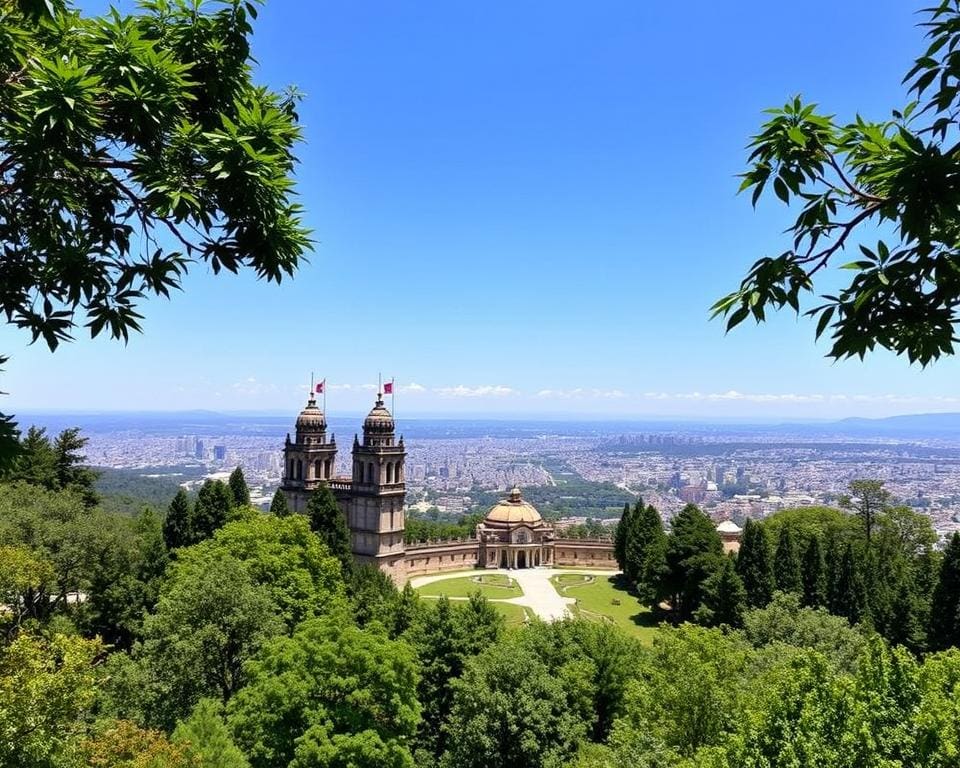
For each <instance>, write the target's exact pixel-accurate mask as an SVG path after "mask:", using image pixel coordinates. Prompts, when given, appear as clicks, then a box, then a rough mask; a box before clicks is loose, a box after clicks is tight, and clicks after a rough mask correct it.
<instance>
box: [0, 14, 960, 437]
mask: <svg viewBox="0 0 960 768" xmlns="http://www.w3.org/2000/svg"><path fill="white" fill-rule="evenodd" d="M84 5H85V6H86V7H87V8H89V9H91V10H98V9H101V8H102V7H104V6H105V4H104V3H94V2H88V3H85V4H84ZM121 5H122V4H121ZM916 21H917V18H916V17H915V16H914V14H913V9H912V7H911V6H910V5H908V4H903V3H898V2H894V1H893V0H882V1H880V2H876V1H874V2H867V1H866V0H856V1H853V0H851V2H848V3H843V4H831V3H827V2H825V0H818V2H815V3H813V6H810V5H807V6H804V7H802V8H801V7H787V6H784V7H779V6H776V5H774V6H771V5H770V4H768V3H760V2H759V0H751V1H750V2H744V3H738V4H736V6H735V7H728V6H719V5H712V4H710V5H708V4H706V3H702V4H694V6H692V7H691V9H690V10H689V11H688V12H685V13H684V14H682V15H681V14H677V13H676V12H675V11H673V10H672V9H670V8H668V7H655V6H654V5H652V4H638V3H631V2H626V1H625V0H624V1H622V2H612V3H608V4H605V5H604V6H603V7H602V8H597V7H591V8H590V9H586V8H585V7H583V6H578V5H575V4H572V3H560V4H555V5H550V6H549V12H548V10H547V6H536V5H534V4H530V5H527V6H521V7H514V6H509V7H508V6H506V5H504V6H503V7H490V6H484V7H482V8H481V7H479V6H476V7H453V6H449V5H447V4H443V3H434V2H430V3H427V4H426V5H424V4H420V5H418V6H416V7H413V6H410V7H377V8H376V9H374V8H372V7H359V6H357V5H356V4H347V5H336V4H331V3H316V4H314V3H303V2H268V3H267V4H266V5H265V6H264V8H263V10H262V12H261V14H260V19H259V20H258V22H257V23H256V26H255V34H254V54H255V56H256V57H257V59H258V60H259V62H260V63H261V71H260V73H259V77H260V79H261V80H262V81H264V82H266V83H269V84H270V85H272V86H277V87H279V86H283V85H285V84H288V83H293V84H296V85H297V86H298V87H299V88H300V89H301V90H302V91H304V92H305V94H306V99H305V101H304V102H303V104H302V106H301V110H300V114H301V118H302V121H303V124H304V129H305V137H306V141H305V143H304V144H303V145H302V146H301V147H300V149H299V154H300V158H301V161H302V162H301V166H300V171H299V185H300V186H299V189H300V192H301V195H302V200H303V203H304V205H305V206H306V209H307V224H308V225H309V226H311V227H312V228H313V230H314V233H315V237H316V240H317V245H316V250H315V252H314V254H313V255H312V256H311V262H310V264H308V265H306V266H304V268H303V269H302V270H301V272H300V273H299V274H298V275H297V277H296V278H295V279H294V280H293V281H290V282H285V283H284V284H283V285H282V286H281V287H279V288H278V287H276V286H267V285H264V284H259V283H256V281H255V280H253V279H252V278H251V277H250V276H248V275H243V276H239V277H230V276H226V277H224V276H221V277H218V278H216V279H214V278H213V276H212V275H210V274H207V273H206V272H205V270H204V269H201V268H197V269H195V270H194V272H193V274H192V275H191V276H190V278H189V279H188V280H187V281H186V283H185V289H186V290H185V292H184V293H182V294H180V295H175V296H174V297H173V300H172V301H169V302H166V301H162V300H153V301H150V302H147V303H146V304H145V305H144V309H145V312H144V314H145V315H146V319H145V322H144V323H143V325H144V331H145V332H144V334H143V335H139V336H134V337H132V338H131V341H130V343H129V345H128V346H127V347H125V348H124V347H123V346H122V345H119V344H116V343H114V342H110V341H108V340H106V339H102V340H97V341H90V340H89V339H86V338H83V337H78V339H77V340H76V341H75V342H74V343H73V344H68V345H64V346H62V347H61V349H60V350H58V351H57V352H56V353H55V354H51V353H49V352H48V351H47V350H46V348H45V347H43V346H42V345H35V346H32V347H31V346H28V345H27V344H26V342H27V341H28V338H27V337H26V336H25V335H24V334H23V333H22V332H19V331H17V330H15V329H12V328H9V327H6V326H4V327H2V328H0V349H2V350H3V351H4V352H5V353H8V354H10V355H11V361H10V363H9V365H8V366H7V367H8V370H7V371H6V372H4V373H2V374H0V390H3V391H5V392H9V393H10V396H9V397H8V398H6V403H5V410H8V411H12V412H14V413H18V412H26V411H30V410H37V409H60V410H182V409H195V408H200V409H212V410H218V411H232V410H246V411H265V410H271V411H273V410H276V411H285V412H289V413H295V412H296V411H297V410H298V409H299V408H300V407H301V405H302V403H303V399H304V397H305V391H306V387H307V382H308V379H309V375H310V371H311V370H313V371H315V372H316V374H317V376H318V378H322V377H326V379H327V381H328V383H329V385H330V392H329V394H328V401H327V408H328V410H329V411H330V412H331V413H345V414H346V413H356V412H362V411H363V410H364V409H366V408H368V407H369V405H370V403H371V401H372V396H373V394H374V393H373V391H372V390H373V389H375V387H376V375H377V372H378V371H381V372H382V373H383V374H384V375H385V376H386V377H393V376H395V377H396V379H397V384H398V389H399V392H400V394H399V395H398V400H397V409H398V411H399V414H398V415H399V416H400V417H401V418H402V417H403V415H404V413H409V414H411V415H412V414H414V413H431V414H447V415H457V414H461V415H482V414H517V415H537V414H551V415H563V414H569V415H571V416H591V415H592V416H596V417H600V418H609V417H614V416H624V417H637V418H642V417H658V416H659V417H688V418H785V419H791V418H793V419H821V418H823V419H833V418H842V417H846V416H871V417H877V416H887V415H893V414H904V413H921V412H937V411H958V410H960V396H958V393H957V390H956V386H955V382H956V381H957V380H958V379H957V374H958V372H960V363H958V362H957V361H956V360H952V359H946V360H943V361H941V362H938V363H937V364H935V365H933V366H931V367H930V368H928V369H926V370H921V369H919V368H917V367H916V366H914V367H910V366H908V364H907V362H906V361H905V360H900V359H896V358H894V357H892V356H891V355H889V354H886V353H874V354H873V355H872V356H871V358H870V359H868V360H867V361H865V362H860V361H846V362H840V363H833V362H831V361H829V360H827V359H825V358H824V357H823V354H824V353H825V351H826V345H824V344H820V345H815V344H814V342H813V327H812V325H811V324H810V323H809V322H808V321H805V320H799V321H798V320H797V319H795V318H794V317H792V316H790V315H789V314H787V313H784V314H782V315H780V316H778V317H775V318H772V319H771V320H770V321H769V322H768V323H767V324H766V326H764V327H761V328H755V327H744V328H741V329H738V330H737V331H735V332H734V333H732V334H731V335H729V336H725V335H724V332H723V325H722V324H721V323H720V322H709V321H708V308H709V306H710V304H711V303H712V302H713V301H714V300H715V299H716V298H718V297H719V296H720V295H721V294H723V293H725V292H727V291H728V290H730V289H731V288H732V287H733V286H734V285H735V284H736V282H737V281H738V280H739V278H740V276H741V275H742V273H743V272H744V270H745V268H746V267H747V266H748V265H749V264H750V263H752V261H753V260H755V259H756V258H757V257H759V256H761V255H763V254H764V253H769V252H772V251H774V250H775V249H777V248H778V247H780V246H781V245H782V241H781V240H780V239H778V234H777V233H778V232H780V231H782V230H783V229H784V227H785V226H786V223H787V220H788V219H787V214H786V212H785V211H783V210H780V209H778V208H776V207H774V206H765V205H762V206H761V207H760V209H758V210H757V211H756V212H755V211H753V210H752V209H751V207H750V204H749V201H748V200H747V199H746V198H740V197H737V196H736V195H735V192H736V188H737V180H736V178H735V176H736V174H737V173H739V172H740V171H742V170H743V166H744V163H745V156H746V153H745V151H744V146H745V144H746V142H747V140H748V137H749V136H750V135H751V134H752V133H754V132H755V131H756V129H757V126H758V125H759V123H760V121H761V120H762V115H761V111H762V110H763V109H765V108H766V107H769V106H772V105H776V104H779V103H782V101H783V100H784V99H785V98H786V97H787V96H789V95H791V94H792V93H795V92H802V93H803V94H804V95H805V96H807V97H808V98H811V99H813V100H814V101H817V102H819V103H820V104H822V105H823V106H824V107H825V108H826V109H828V110H829V111H834V112H836V113H837V114H838V116H840V117H842V118H847V117H852V116H853V114H854V112H855V111H860V112H862V113H863V114H865V115H869V116H872V117H876V118H882V117H884V116H886V115H888V114H889V110H890V109H891V108H893V107H897V106H901V102H902V100H903V89H902V87H901V85H900V80H901V77H902V75H903V72H904V71H906V69H908V67H909V63H910V62H911V60H912V56H913V54H914V53H915V52H916V51H917V50H918V49H919V48H920V47H921V43H920V40H921V34H922V33H921V31H920V30H917V29H915V28H914V27H913V24H915V23H916ZM786 27H789V28H790V29H791V34H792V36H793V37H794V38H795V39H802V40H805V41H806V50H805V51H804V52H803V54H802V55H801V54H799V53H795V54H790V53H785V52H784V50H783V44H782V42H783V41H782V39H781V37H780V36H779V35H778V34H772V33H771V32H772V31H775V30H777V29H781V28H786ZM839 50H845V51H858V50H869V51H883V52H884V53H883V56H882V57H871V66H870V67H869V68H863V69H861V70H860V71H859V72H858V74H857V77H856V78H855V79H848V78H841V77H838V74H837V73H838V71H839V70H838V69H837V67H836V66H835V64H834V62H835V56H836V52H837V51H839ZM306 52H309V55H308V56H307V55H305V54H306ZM384 62H389V66H384ZM821 287H822V288H823V289H827V288H829V286H826V285H824V286H821Z"/></svg>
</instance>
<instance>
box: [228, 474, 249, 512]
mask: <svg viewBox="0 0 960 768" xmlns="http://www.w3.org/2000/svg"><path fill="white" fill-rule="evenodd" d="M227 484H228V485H229V486H230V493H231V494H232V495H233V504H234V506H236V507H246V506H249V504H250V489H249V488H247V479H246V478H245V477H244V476H243V470H242V469H241V468H240V467H239V466H238V467H237V468H236V469H235V470H233V472H231V473H230V479H229V480H228V481H227Z"/></svg>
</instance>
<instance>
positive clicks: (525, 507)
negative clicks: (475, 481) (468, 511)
mask: <svg viewBox="0 0 960 768" xmlns="http://www.w3.org/2000/svg"><path fill="white" fill-rule="evenodd" d="M484 522H485V523H533V524H539V523H542V522H543V518H542V517H540V513H539V512H537V508H536V507H534V506H533V504H531V503H530V502H527V501H524V500H523V498H522V497H521V496H520V489H519V488H514V489H513V490H512V491H510V495H509V496H508V497H507V498H505V499H504V500H503V501H501V502H499V503H497V504H495V505H494V506H493V508H492V509H491V510H490V511H489V512H488V513H487V516H486V518H484Z"/></svg>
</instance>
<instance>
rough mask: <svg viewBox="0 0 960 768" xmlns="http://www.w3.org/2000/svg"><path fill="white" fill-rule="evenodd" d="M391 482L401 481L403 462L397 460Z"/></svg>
mask: <svg viewBox="0 0 960 768" xmlns="http://www.w3.org/2000/svg"><path fill="white" fill-rule="evenodd" d="M393 482H395V483H402V482H403V462H402V461H398V462H397V464H396V466H395V467H394V468H393Z"/></svg>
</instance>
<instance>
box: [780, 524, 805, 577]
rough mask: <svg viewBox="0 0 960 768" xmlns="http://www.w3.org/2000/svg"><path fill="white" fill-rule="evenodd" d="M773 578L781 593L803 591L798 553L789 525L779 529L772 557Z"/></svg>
mask: <svg viewBox="0 0 960 768" xmlns="http://www.w3.org/2000/svg"><path fill="white" fill-rule="evenodd" d="M773 576H774V579H775V580H776V582H777V589H779V590H782V591H783V592H796V593H800V592H802V591H803V578H802V574H801V572H800V553H799V552H798V551H797V545H796V542H795V541H794V539H793V533H792V532H791V530H790V526H789V525H784V526H783V527H782V528H781V529H780V539H779V541H777V551H776V553H775V554H774V556H773Z"/></svg>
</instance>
